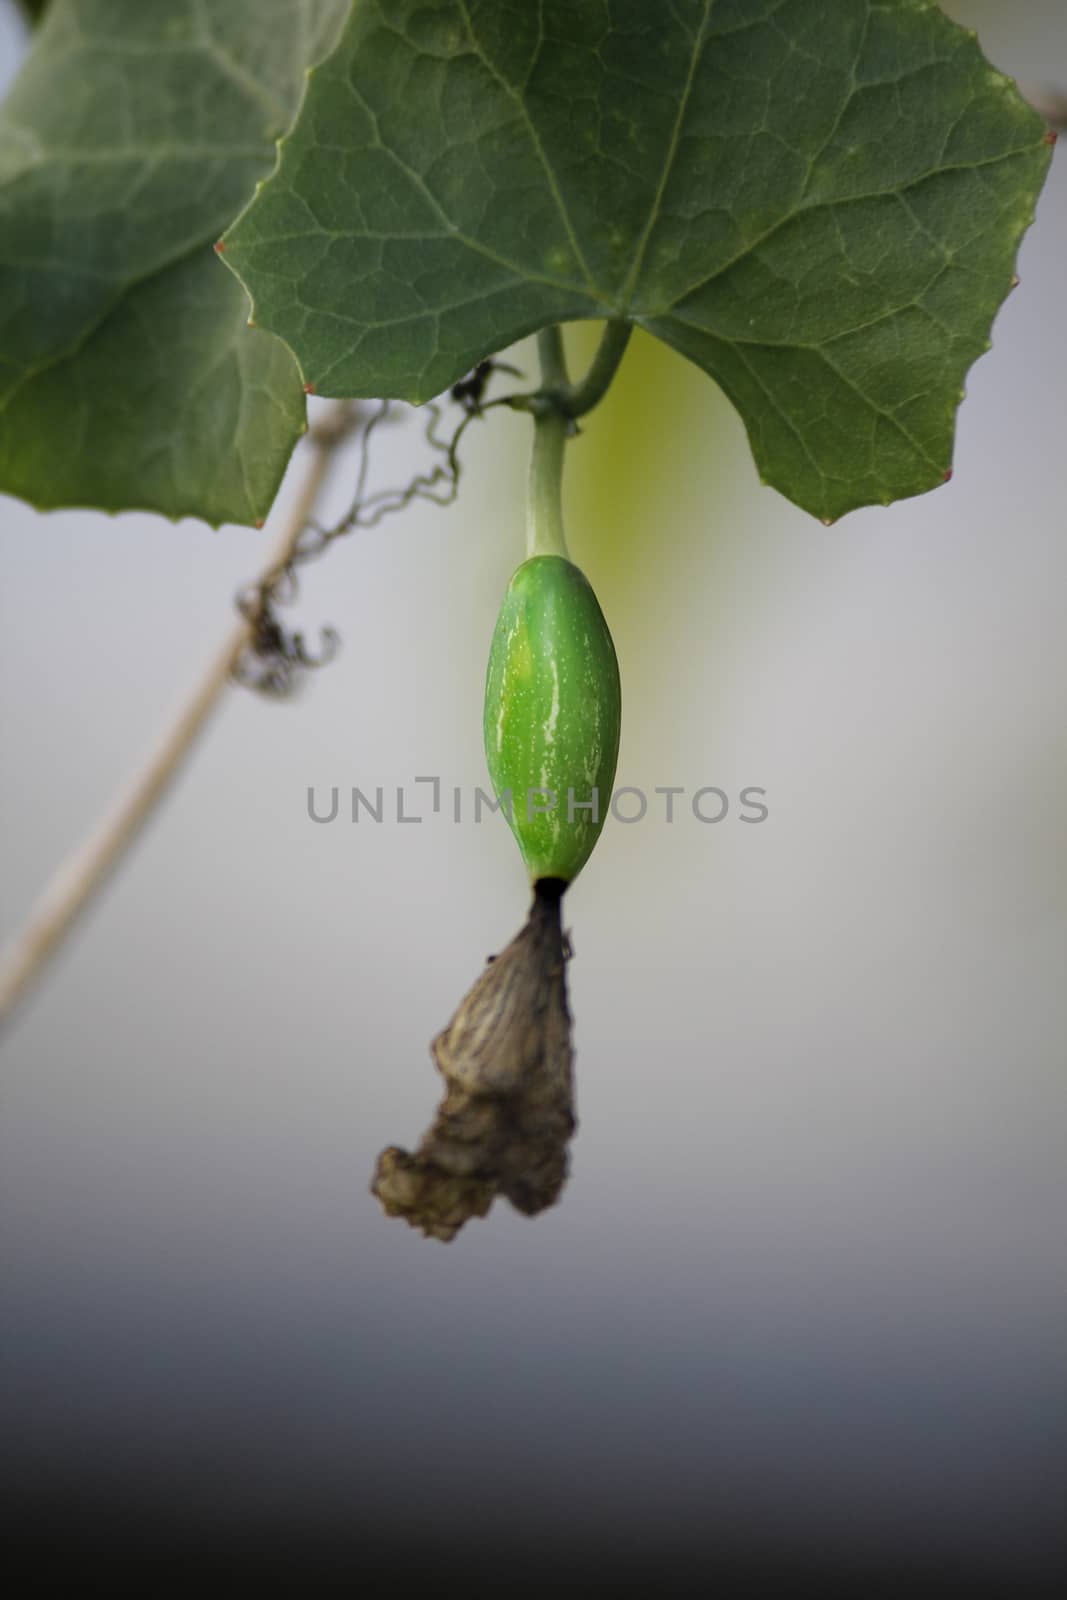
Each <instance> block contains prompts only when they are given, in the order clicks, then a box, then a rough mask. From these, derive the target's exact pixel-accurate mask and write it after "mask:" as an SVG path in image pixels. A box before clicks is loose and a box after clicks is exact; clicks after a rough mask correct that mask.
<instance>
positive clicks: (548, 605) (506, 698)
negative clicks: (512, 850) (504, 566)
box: [485, 556, 622, 883]
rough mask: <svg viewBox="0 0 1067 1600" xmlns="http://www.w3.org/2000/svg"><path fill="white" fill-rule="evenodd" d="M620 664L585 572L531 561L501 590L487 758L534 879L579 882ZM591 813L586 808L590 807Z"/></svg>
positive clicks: (559, 562) (617, 716) (600, 811)
mask: <svg viewBox="0 0 1067 1600" xmlns="http://www.w3.org/2000/svg"><path fill="white" fill-rule="evenodd" d="M621 716H622V698H621V692H620V688H619V664H618V661H617V660H616V658H615V646H614V645H613V644H612V642H611V634H610V633H609V632H608V625H607V623H606V622H605V621H604V613H603V612H602V611H601V609H600V606H599V605H598V604H597V598H596V595H595V594H594V593H593V591H592V589H591V587H590V585H589V581H588V579H587V578H586V576H585V574H584V573H583V572H582V571H581V570H580V568H578V567H576V566H575V565H574V563H573V561H567V560H565V559H564V557H563V556H531V558H530V559H529V561H524V562H523V564H522V566H521V567H519V568H518V570H517V571H516V573H515V575H514V576H513V578H512V580H511V582H510V583H509V584H508V589H507V593H506V594H505V596H504V603H503V605H502V606H501V608H500V615H499V617H498V618H497V623H496V631H495V632H494V634H493V643H492V646H491V648H490V651H489V670H488V672H487V674H486V681H485V757H486V761H487V762H488V764H489V776H490V778H491V779H492V781H493V789H494V791H495V794H496V796H497V798H498V799H501V798H505V799H506V797H507V796H508V795H510V800H511V803H510V811H509V821H510V823H511V831H512V832H513V833H514V835H515V838H516V839H517V840H518V844H519V849H520V851H521V852H522V858H523V860H524V861H525V863H526V867H527V870H528V871H529V874H530V878H531V881H532V882H534V883H537V882H538V881H539V880H540V879H542V878H558V879H562V880H563V882H565V883H570V882H571V880H572V879H574V878H576V877H577V876H578V874H579V872H580V871H581V870H582V868H583V867H584V866H585V863H586V862H587V861H588V859H589V856H590V852H591V851H592V849H593V846H594V845H595V844H596V842H597V839H598V838H599V836H600V830H601V828H602V827H603V825H604V817H605V815H606V813H607V810H608V807H609V804H610V802H611V786H612V783H613V781H614V778H615V762H616V760H617V759H618V754H619V725H620V721H621ZM594 798H595V806H594V807H593V808H592V809H590V807H589V802H590V801H592V800H594Z"/></svg>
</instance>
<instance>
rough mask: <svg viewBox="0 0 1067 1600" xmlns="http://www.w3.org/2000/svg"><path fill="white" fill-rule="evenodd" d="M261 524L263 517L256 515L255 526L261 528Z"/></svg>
mask: <svg viewBox="0 0 1067 1600" xmlns="http://www.w3.org/2000/svg"><path fill="white" fill-rule="evenodd" d="M262 526H263V518H262V517H257V518H256V527H257V528H262Z"/></svg>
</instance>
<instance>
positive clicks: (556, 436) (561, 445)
mask: <svg viewBox="0 0 1067 1600" xmlns="http://www.w3.org/2000/svg"><path fill="white" fill-rule="evenodd" d="M537 351H538V354H539V356H540V358H541V379H542V383H543V384H544V386H545V387H546V388H549V387H550V386H557V385H559V386H563V387H569V385H568V384H567V361H566V357H565V356H564V353H563V335H562V333H561V332H560V330H559V328H544V329H542V331H541V332H540V333H539V334H538V335H537ZM570 428H571V424H570V421H569V420H568V418H567V417H566V416H565V415H564V414H563V412H562V411H559V410H557V409H556V407H555V406H554V405H553V406H547V407H545V409H544V410H541V409H538V410H537V411H535V412H534V441H533V455H532V456H531V458H530V492H529V496H528V498H527V501H526V554H527V557H529V556H563V558H564V559H565V560H569V559H570V558H569V555H568V552H567V536H566V534H565V533H564V531H563V452H564V449H565V447H566V444H567V435H568V433H569V432H570Z"/></svg>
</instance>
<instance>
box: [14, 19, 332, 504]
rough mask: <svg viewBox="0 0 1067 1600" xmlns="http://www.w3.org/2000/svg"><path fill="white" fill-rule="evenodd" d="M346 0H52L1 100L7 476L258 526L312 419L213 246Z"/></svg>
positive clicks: (92, 497) (275, 346)
mask: <svg viewBox="0 0 1067 1600" xmlns="http://www.w3.org/2000/svg"><path fill="white" fill-rule="evenodd" d="M347 9H348V7H347V0H158V3H156V0H154V3H152V4H146V3H144V0H53V3H52V5H51V6H50V7H49V9H48V14H47V16H46V18H45V21H44V24H43V26H42V28H41V30H40V33H39V34H38V36H37V38H36V41H35V43H34V46H33V49H32V50H31V52H30V55H29V57H28V59H27V61H26V64H25V66H24V68H23V71H22V72H21V74H20V75H19V77H18V79H17V80H16V83H15V85H14V88H13V89H12V92H11V94H10V95H9V97H8V99H7V100H6V102H5V103H4V105H3V106H2V107H0V488H2V489H7V490H10V491H12V492H13V493H15V494H19V495H21V496H23V497H24V498H25V499H27V500H31V501H33V503H34V504H36V505H39V506H55V505H71V504H77V505H93V506H100V507H103V508H105V509H109V510H117V509H121V508H123V507H128V506H145V507H149V508H151V509H155V510H159V511H163V512H166V513H167V514H168V515H171V516H180V515H183V514H192V515H197V516H202V517H204V518H206V519H207V520H208V521H210V522H216V523H217V522H221V521H240V522H252V521H256V520H257V519H258V518H260V517H262V516H263V515H264V514H265V513H266V511H267V509H268V508H269V506H270V503H271V501H272V499H273V497H274V494H275V491H276V489H277V486H278V483H279V481H280V478H281V474H282V472H283V471H284V468H285V463H286V461H287V460H288V457H289V454H290V452H291V450H292V447H293V445H294V443H295V442H296V439H297V438H298V436H299V434H300V433H301V432H302V431H303V428H304V426H305V423H304V404H303V394H302V391H301V380H300V375H299V373H298V371H297V369H296V366H295V364H294V362H293V360H292V357H291V356H290V354H289V353H288V351H287V350H286V349H285V348H284V346H282V345H281V344H280V343H279V341H277V340H276V339H274V338H273V337H272V336H271V335H269V334H267V333H259V332H252V331H250V330H249V329H248V327H247V326H246V319H247V302H246V300H245V297H244V295H243V294H242V293H241V291H240V289H239V287H238V286H237V285H236V284H235V283H234V282H233V279H232V278H231V277H230V276H229V275H228V274H227V273H225V272H223V271H222V270H221V269H220V268H219V266H218V263H217V261H216V260H215V258H214V255H213V253H212V248H211V246H212V243H213V241H214V240H215V239H216V238H217V237H218V235H219V234H220V233H221V232H222V230H223V229H224V228H225V226H226V224H227V223H228V222H229V221H230V220H231V219H232V218H233V216H234V215H235V214H236V212H237V211H238V210H239V209H240V208H241V206H242V205H243V204H244V202H245V201H246V200H247V199H248V198H249V196H250V195H251V194H252V191H253V189H254V187H255V184H256V182H257V180H258V179H259V178H260V177H262V176H263V175H264V174H265V173H266V172H268V171H269V170H270V166H271V163H272V160H273V159H274V146H275V141H276V140H277V139H278V138H279V137H280V136H281V134H282V133H283V132H284V131H285V129H286V128H287V126H288V124H289V122H290V121H291V119H292V116H293V114H294V112H295V110H296V108H297V106H298V104H299V101H300V97H301V95H302V93H303V90H304V85H305V68H306V66H307V64H308V63H309V62H312V61H314V60H316V59H318V58H319V57H320V56H321V55H322V53H323V51H324V50H326V49H328V48H329V46H330V44H331V43H332V42H333V41H334V39H335V38H336V36H337V31H338V29H339V27H340V24H341V22H342V20H343V18H344V16H345V14H346V13H347Z"/></svg>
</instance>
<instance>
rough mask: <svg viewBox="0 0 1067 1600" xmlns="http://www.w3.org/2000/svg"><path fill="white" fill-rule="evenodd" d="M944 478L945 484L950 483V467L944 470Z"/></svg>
mask: <svg viewBox="0 0 1067 1600" xmlns="http://www.w3.org/2000/svg"><path fill="white" fill-rule="evenodd" d="M944 476H945V482H946V483H950V482H951V481H952V468H951V467H946V468H945V474H944Z"/></svg>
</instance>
